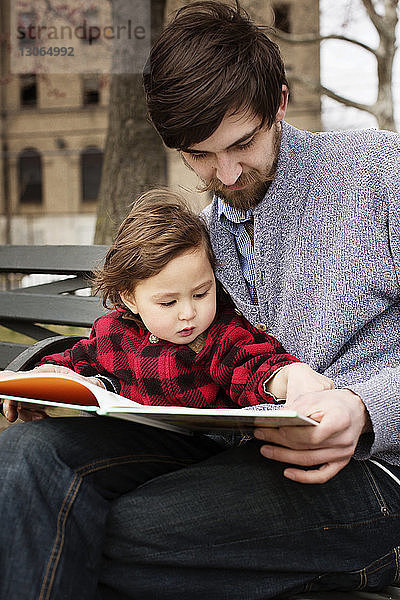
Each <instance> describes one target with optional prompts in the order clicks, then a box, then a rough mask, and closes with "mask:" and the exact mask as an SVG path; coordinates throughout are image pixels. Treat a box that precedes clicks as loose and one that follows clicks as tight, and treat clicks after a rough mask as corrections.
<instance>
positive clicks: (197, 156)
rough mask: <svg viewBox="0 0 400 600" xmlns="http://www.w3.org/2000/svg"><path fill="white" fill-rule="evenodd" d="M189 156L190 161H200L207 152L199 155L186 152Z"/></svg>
mask: <svg viewBox="0 0 400 600" xmlns="http://www.w3.org/2000/svg"><path fill="white" fill-rule="evenodd" d="M188 154H189V156H190V158H191V159H193V160H201V159H202V158H206V156H207V152H199V153H193V154H192V153H191V152H188Z"/></svg>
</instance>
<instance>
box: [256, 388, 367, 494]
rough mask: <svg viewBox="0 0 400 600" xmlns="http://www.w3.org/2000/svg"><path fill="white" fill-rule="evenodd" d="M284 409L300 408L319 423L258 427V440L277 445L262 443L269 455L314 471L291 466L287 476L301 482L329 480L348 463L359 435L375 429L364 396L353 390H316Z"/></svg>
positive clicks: (302, 412) (299, 409)
mask: <svg viewBox="0 0 400 600" xmlns="http://www.w3.org/2000/svg"><path fill="white" fill-rule="evenodd" d="M283 408H284V409H291V410H296V411H297V412H299V413H301V414H302V415H305V416H308V417H311V418H312V419H315V420H316V421H318V425H315V426H313V425H309V426H299V427H280V428H278V429H269V428H268V429H267V428H263V429H257V430H255V432H254V435H255V437H256V438H257V439H259V440H263V441H265V442H272V443H273V444H278V446H274V445H269V444H266V445H263V446H261V454H262V455H263V456H265V457H267V458H271V459H273V460H277V461H279V462H286V463H290V464H293V465H299V466H302V467H313V468H312V469H311V470H303V469H297V468H296V467H288V468H287V469H285V471H284V475H285V477H287V478H288V479H293V480H294V481H298V482H300V483H325V482H326V481H328V480H329V479H331V478H332V477H334V475H336V474H337V473H338V472H339V471H340V470H341V469H343V467H345V466H346V465H347V463H348V462H349V461H350V459H351V457H352V456H353V454H354V451H355V448H356V446H357V443H358V440H359V437H360V435H361V434H362V433H365V432H367V431H370V430H371V422H370V419H369V416H368V412H367V410H366V408H365V405H364V404H363V402H362V400H361V398H360V397H359V396H357V395H356V394H354V393H353V392H351V391H350V390H347V389H343V390H327V391H322V392H312V393H308V394H304V395H302V396H298V397H297V398H295V399H294V400H289V401H288V402H286V404H285V405H284V407H283Z"/></svg>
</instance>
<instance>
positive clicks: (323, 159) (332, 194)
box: [204, 123, 400, 465]
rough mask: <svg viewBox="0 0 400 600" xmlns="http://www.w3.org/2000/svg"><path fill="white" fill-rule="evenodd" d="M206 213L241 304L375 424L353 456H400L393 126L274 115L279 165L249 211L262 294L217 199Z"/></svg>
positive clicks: (399, 172) (399, 231) (229, 285)
mask: <svg viewBox="0 0 400 600" xmlns="http://www.w3.org/2000/svg"><path fill="white" fill-rule="evenodd" d="M204 214H205V216H206V218H207V220H208V223H209V229H210V235H211V239H212V243H213V247H214V250H215V253H216V258H217V261H218V262H219V264H220V266H219V267H218V269H217V277H218V279H219V280H220V281H221V282H222V284H223V286H224V287H225V288H226V290H227V291H228V292H229V293H230V294H231V296H232V298H233V299H234V301H235V303H236V305H237V306H238V308H239V309H240V310H241V311H242V312H243V314H244V315H245V316H246V317H247V318H248V319H249V321H250V322H251V323H253V324H257V323H265V325H266V327H267V330H268V331H269V332H271V333H272V334H273V335H275V336H276V337H277V338H278V339H279V340H280V342H282V344H283V345H284V346H285V348H286V350H287V351H288V352H290V353H292V354H294V355H296V356H298V357H299V358H300V359H301V360H303V361H304V362H306V363H308V364H310V365H311V366H312V367H313V368H314V369H316V370H317V371H319V372H321V373H324V374H325V375H327V376H329V377H331V378H333V379H334V381H335V384H336V386H337V387H349V388H351V389H352V390H354V391H355V392H356V393H357V394H359V395H360V396H361V398H362V399H363V401H364V403H365V405H366V407H367V409H368V411H369V414H370V417H371V420H372V424H373V430H374V435H371V434H367V435H364V436H362V438H361V440H360V443H359V445H358V448H357V451H356V455H355V456H356V458H359V459H365V458H368V457H369V456H372V455H375V456H377V457H380V458H382V459H384V460H386V461H388V462H390V463H393V464H397V465H400V306H399V300H400V286H399V277H400V135H398V134H395V133H391V132H386V131H375V130H367V131H346V132H326V133H310V132H308V131H299V130H297V129H295V128H294V127H292V126H291V125H289V124H287V123H282V143H281V149H280V155H279V161H278V168H277V175H276V178H275V180H274V181H273V183H272V184H271V186H270V188H269V190H268V192H267V194H266V196H265V198H264V199H263V201H262V202H261V203H260V204H259V205H258V206H257V208H256V209H255V211H254V229H255V242H254V254H255V264H256V287H257V294H258V299H259V303H258V305H254V304H253V303H252V299H251V297H250V295H249V292H248V289H247V286H246V283H245V280H244V278H243V274H242V272H241V269H240V264H239V259H238V255H237V251H236V247H235V243H234V239H233V236H232V234H230V233H229V232H228V231H226V230H225V229H224V228H223V227H222V226H221V225H220V223H219V222H218V220H217V217H216V214H217V213H216V202H215V201H214V202H213V203H212V204H211V205H210V206H209V207H207V208H206V210H205V213H204Z"/></svg>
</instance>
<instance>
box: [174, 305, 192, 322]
mask: <svg viewBox="0 0 400 600" xmlns="http://www.w3.org/2000/svg"><path fill="white" fill-rule="evenodd" d="M178 316H179V319H180V320H181V321H190V320H191V319H194V318H195V316H196V310H195V308H194V305H193V302H185V303H183V304H182V306H181V307H180V310H179V315H178Z"/></svg>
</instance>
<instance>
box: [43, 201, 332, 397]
mask: <svg viewBox="0 0 400 600" xmlns="http://www.w3.org/2000/svg"><path fill="white" fill-rule="evenodd" d="M214 262H215V259H214V255H213V251H212V248H211V245H210V241H209V237H208V233H207V229H206V226H205V224H204V222H203V220H202V219H201V217H199V216H197V215H195V214H194V213H193V212H191V211H190V210H189V208H188V207H187V206H186V205H185V203H184V201H183V199H182V198H180V196H178V195H177V194H174V193H172V192H170V191H167V190H152V191H149V192H147V193H145V194H143V195H142V196H141V197H140V198H139V199H138V201H137V202H136V203H135V205H134V207H133V208H132V210H131V211H130V213H129V215H128V216H127V218H126V219H125V220H124V222H123V223H122V225H121V227H120V229H119V231H118V234H117V236H116V238H115V241H114V243H113V245H112V246H111V248H110V249H109V251H108V253H107V256H106V259H105V263H104V266H103V268H101V269H100V270H99V271H98V272H97V274H96V276H95V279H94V287H95V290H96V291H97V292H101V293H102V295H103V303H104V305H105V306H106V307H112V309H113V310H112V311H111V312H110V313H109V314H107V315H105V316H101V317H100V318H99V319H97V320H96V321H95V323H94V325H93V328H92V331H91V334H90V337H89V339H83V340H81V341H79V342H78V343H77V344H75V346H73V347H72V348H71V349H70V350H67V351H66V352H65V353H64V354H63V355H61V354H53V355H51V356H47V357H46V358H44V359H43V360H42V361H41V363H42V364H43V363H44V364H47V365H48V364H51V365H58V366H61V367H67V368H68V369H72V370H73V371H74V372H75V373H79V374H80V375H83V376H86V377H95V378H96V382H97V383H98V384H100V385H103V386H104V387H106V388H108V389H111V390H113V391H115V392H117V393H119V394H121V395H122V396H124V397H127V398H130V399H132V400H134V401H135V402H139V403H142V404H152V405H175V406H178V405H180V406H191V407H196V408H222V407H225V408H229V407H241V406H249V405H255V404H261V403H268V402H270V403H271V402H276V401H277V399H278V398H285V397H286V392H287V388H288V386H291V387H292V389H295V390H296V393H304V392H306V391H313V390H314V391H316V390H321V389H327V388H330V387H332V382H331V381H330V380H328V379H327V378H326V377H324V376H322V375H319V374H318V373H316V372H315V371H313V370H312V369H311V368H310V367H308V366H307V365H304V364H301V363H300V362H299V361H298V359H297V358H295V357H294V356H291V355H290V354H287V353H286V352H285V350H284V349H283V347H282V346H281V345H280V344H279V342H278V341H277V340H276V339H275V338H274V337H272V336H271V335H268V334H266V333H264V332H261V331H258V330H257V329H256V328H255V327H253V326H252V325H251V324H250V323H249V322H248V321H247V320H246V319H245V318H244V317H243V316H242V315H241V314H240V313H239V312H238V311H237V310H236V309H235V308H234V306H233V305H232V304H231V302H230V300H229V298H228V297H227V296H226V295H225V294H224V292H223V291H222V290H221V289H219V285H218V283H217V282H216V280H215V277H214V270H213V268H214V266H215V265H214ZM47 368H48V367H47ZM63 370H64V369H63Z"/></svg>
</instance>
